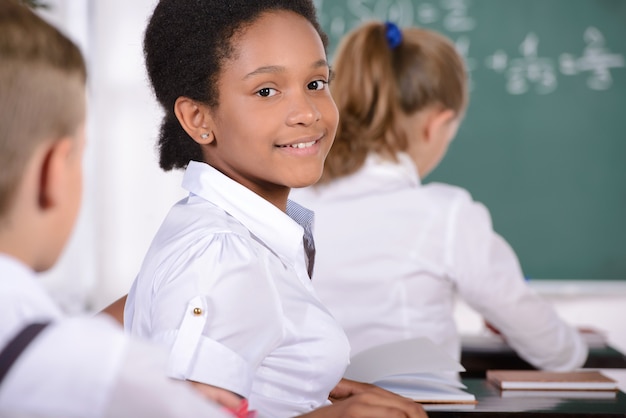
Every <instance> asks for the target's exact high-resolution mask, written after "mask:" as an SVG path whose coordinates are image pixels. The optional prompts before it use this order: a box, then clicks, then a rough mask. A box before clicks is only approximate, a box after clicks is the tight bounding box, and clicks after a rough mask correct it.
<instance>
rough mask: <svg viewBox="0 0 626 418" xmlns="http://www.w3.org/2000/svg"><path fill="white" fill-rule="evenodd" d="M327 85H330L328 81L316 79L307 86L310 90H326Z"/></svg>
mask: <svg viewBox="0 0 626 418" xmlns="http://www.w3.org/2000/svg"><path fill="white" fill-rule="evenodd" d="M327 85H328V81H324V80H315V81H311V82H310V83H309V84H308V85H307V87H308V88H309V90H324V89H325V88H326V86H327Z"/></svg>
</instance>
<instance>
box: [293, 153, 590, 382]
mask: <svg viewBox="0 0 626 418" xmlns="http://www.w3.org/2000/svg"><path fill="white" fill-rule="evenodd" d="M399 158H400V162H399V163H393V162H390V161H383V160H381V159H380V158H378V157H376V156H374V155H372V156H370V157H369V158H368V159H367V161H366V164H365V166H364V167H363V168H362V169H361V170H360V171H358V172H356V173H355V174H353V175H350V176H346V177H344V178H341V179H338V180H336V181H335V182H333V183H331V184H328V185H323V186H320V187H311V188H307V189H298V190H292V193H291V195H290V198H291V199H294V200H295V201H298V202H299V203H301V204H303V205H305V206H307V207H308V208H310V209H312V210H314V211H315V226H314V232H313V235H314V238H315V242H316V245H317V256H316V257H317V258H316V263H315V271H314V273H313V284H314V286H315V289H316V290H317V292H318V294H319V296H320V299H322V301H323V302H324V303H325V304H326V306H328V308H329V309H330V310H331V312H332V313H333V315H334V316H335V317H336V318H337V320H338V321H339V322H340V323H341V324H342V325H343V327H344V329H345V331H346V333H347V334H348V338H349V339H350V343H351V346H352V350H353V353H357V352H359V351H362V350H364V349H366V348H368V347H370V346H372V345H375V344H381V343H384V342H391V341H394V340H399V339H406V338H412V337H418V336H426V337H429V338H430V339H432V340H433V342H435V343H437V344H439V345H441V346H443V348H444V349H445V350H446V351H447V352H448V353H449V354H450V355H451V356H453V358H455V359H457V360H458V359H459V358H460V352H461V347H460V337H459V334H458V332H457V328H456V324H455V322H454V318H453V311H454V300H455V297H456V295H458V296H460V297H461V298H462V299H464V300H465V302H467V303H468V305H470V306H471V307H472V308H474V309H475V310H476V311H477V312H478V313H479V314H481V315H482V316H483V317H484V318H485V319H486V320H487V321H489V322H490V323H492V324H493V325H494V326H495V327H496V328H497V329H499V330H500V331H501V332H502V334H503V335H504V336H505V338H506V339H507V341H508V343H509V344H510V345H511V346H512V347H513V348H514V349H515V350H516V351H517V352H518V354H519V355H520V356H521V357H522V358H524V359H525V360H526V361H528V362H529V363H531V364H533V365H534V366H536V367H538V368H543V369H553V370H566V369H573V368H576V367H579V366H581V365H582V364H583V363H584V361H585V358H586V355H587V348H586V346H585V344H584V342H583V341H582V339H581V338H580V336H579V335H578V333H577V331H576V330H575V329H573V328H572V327H570V326H569V325H568V324H566V323H565V322H564V321H562V320H561V319H560V318H559V317H558V315H557V313H556V312H555V311H554V309H553V308H552V307H551V306H550V305H549V304H548V303H546V302H545V301H544V300H542V299H541V298H540V297H539V296H538V295H537V294H536V293H535V292H534V291H533V290H532V289H531V288H530V287H529V286H528V285H527V284H526V282H525V280H524V277H523V275H522V271H521V269H520V266H519V263H518V260H517V257H516V255H515V253H514V252H513V250H512V249H511V247H510V246H509V245H508V244H507V243H506V242H505V240H504V239H503V238H502V237H501V236H499V235H498V234H496V233H495V232H494V231H493V229H492V225H491V218H490V215H489V212H488V210H487V209H486V208H485V207H484V206H483V205H482V204H480V203H477V202H474V201H473V200H472V198H471V196H470V195H469V193H468V192H467V191H465V190H463V189H460V188H458V187H454V186H450V185H446V184H428V185H422V184H421V183H420V180H419V178H418V176H417V170H416V167H415V165H414V164H413V162H412V160H411V159H410V158H409V157H408V156H407V155H405V154H401V155H400V156H399Z"/></svg>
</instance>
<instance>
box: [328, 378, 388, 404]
mask: <svg viewBox="0 0 626 418" xmlns="http://www.w3.org/2000/svg"><path fill="white" fill-rule="evenodd" d="M370 390H374V391H377V390H378V391H383V392H387V391H385V390H383V389H381V388H379V387H378V386H375V385H372V384H370V383H363V382H357V381H355V380H349V379H341V380H340V381H339V383H337V386H335V388H334V389H333V390H332V391H331V392H330V394H329V396H328V399H330V401H331V402H335V401H341V400H344V399H347V398H349V397H350V396H353V395H356V394H358V393H363V392H367V391H370Z"/></svg>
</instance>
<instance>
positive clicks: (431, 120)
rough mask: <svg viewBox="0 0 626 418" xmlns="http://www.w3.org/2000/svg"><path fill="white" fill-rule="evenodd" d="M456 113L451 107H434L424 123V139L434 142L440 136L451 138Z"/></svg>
mask: <svg viewBox="0 0 626 418" xmlns="http://www.w3.org/2000/svg"><path fill="white" fill-rule="evenodd" d="M455 117H456V113H455V112H454V111H453V110H451V109H443V110H441V109H433V110H432V111H431V114H430V115H428V118H427V120H426V123H425V124H424V140H425V141H426V142H432V141H433V140H437V139H438V138H450V137H451V136H454V135H451V134H453V132H450V130H451V129H454V127H455V124H454V123H452V122H453V121H454V119H455Z"/></svg>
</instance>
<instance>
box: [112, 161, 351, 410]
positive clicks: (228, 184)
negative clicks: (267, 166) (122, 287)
mask: <svg viewBox="0 0 626 418" xmlns="http://www.w3.org/2000/svg"><path fill="white" fill-rule="evenodd" d="M183 187H184V188H186V189H187V190H189V192H190V194H189V197H187V198H185V199H183V200H181V201H180V202H178V203H177V204H176V205H175V206H174V207H173V208H172V209H171V211H170V213H169V214H168V215H167V217H166V219H165V220H164V222H163V224H162V225H161V228H160V229H159V231H158V232H157V234H156V237H155V238H154V241H153V242H152V245H151V247H150V249H149V251H148V253H147V255H146V258H145V260H144V263H143V266H142V267H141V271H140V272H139V274H138V276H137V278H136V280H135V282H134V283H133V286H132V289H131V291H130V293H129V295H128V300H127V303H126V309H125V316H124V322H125V326H126V328H127V330H130V331H131V332H132V333H133V334H135V335H139V336H142V337H147V338H150V339H151V340H154V341H158V342H160V343H163V344H165V346H166V347H168V348H169V350H170V360H169V374H170V376H172V377H176V378H179V379H188V380H194V381H198V382H202V383H206V384H210V385H214V386H219V387H222V388H225V389H228V390H231V391H233V392H235V393H238V394H239V395H242V396H244V397H246V398H248V400H249V402H250V407H251V408H252V409H257V410H259V412H260V413H261V414H263V415H267V416H271V417H277V418H278V417H290V416H294V415H298V414H302V413H304V412H308V411H310V410H312V409H314V408H317V407H319V406H322V405H326V404H328V403H329V402H328V394H329V392H330V390H332V389H333V387H334V386H335V385H336V384H337V383H338V381H339V380H340V379H341V377H342V375H343V373H344V371H345V368H346V366H347V364H348V361H349V345H348V341H347V338H346V336H345V334H344V332H343V330H342V329H341V327H340V326H339V325H338V324H337V322H336V321H335V320H334V319H333V317H332V316H331V315H330V313H329V312H328V310H327V309H326V308H325V307H324V306H323V305H322V303H321V302H320V301H319V299H318V298H317V296H316V294H315V292H314V289H313V286H312V285H311V281H310V279H309V276H308V274H307V266H306V262H305V252H304V246H303V234H304V229H303V226H301V225H299V224H298V223H297V222H296V221H295V220H294V219H292V218H291V217H290V216H288V215H287V214H285V213H284V212H282V211H281V210H279V209H278V208H276V207H275V206H274V205H272V204H270V203H269V202H267V201H266V200H265V199H263V198H261V197H260V196H258V195H257V194H255V193H253V192H252V191H250V190H249V189H247V188H245V187H244V186H242V185H240V184H239V183H237V182H235V181H233V180H231V179H230V178H228V177H226V176H224V175H223V174H221V173H220V172H219V171H217V170H215V169H214V168H212V167H211V166H209V165H207V164H203V163H199V162H191V163H190V164H189V166H188V167H187V171H186V173H185V177H184V180H183ZM289 208H292V209H295V210H294V211H293V212H294V213H296V212H297V213H305V214H306V213H307V212H308V213H309V215H310V216H312V214H311V213H310V211H307V210H306V209H304V208H300V207H298V206H297V205H295V204H294V203H291V202H290V203H289V204H288V212H290V211H289ZM290 214H291V215H292V216H295V215H294V214H293V213H290Z"/></svg>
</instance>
